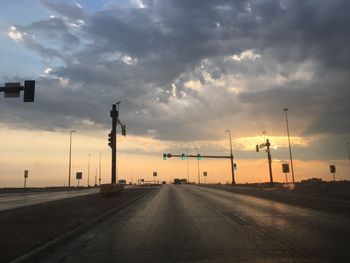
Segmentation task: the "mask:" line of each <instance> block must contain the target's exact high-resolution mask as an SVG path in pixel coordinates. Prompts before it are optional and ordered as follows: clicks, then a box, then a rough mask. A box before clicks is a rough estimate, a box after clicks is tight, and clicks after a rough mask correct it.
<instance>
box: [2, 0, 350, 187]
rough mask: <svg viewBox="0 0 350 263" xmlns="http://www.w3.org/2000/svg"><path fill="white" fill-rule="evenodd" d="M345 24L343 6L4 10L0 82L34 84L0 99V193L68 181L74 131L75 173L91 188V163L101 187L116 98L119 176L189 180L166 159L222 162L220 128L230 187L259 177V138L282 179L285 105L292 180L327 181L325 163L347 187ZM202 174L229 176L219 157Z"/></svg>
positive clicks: (171, 0)
mask: <svg viewBox="0 0 350 263" xmlns="http://www.w3.org/2000/svg"><path fill="white" fill-rule="evenodd" d="M349 20H350V2H349V1H347V0H332V1H319V0H305V1H294V0H237V1H230V0H217V1H210V0H200V1H199V0H193V1H187V0H176V1H175V0H153V1H152V0H119V1H118V0H115V1H109V0H105V1H87V0H84V1H83V0H77V1H71V0H60V1H57V0H37V1H34V0H11V1H4V0H1V1H0V65H1V67H0V79H1V82H0V85H1V86H3V85H4V83H7V82H23V81H24V80H26V79H34V80H36V94H35V102H34V103H23V102H22V100H21V99H18V98H11V99H8V98H2V96H1V98H0V138H1V139H0V140H1V144H0V145H1V146H0V147H1V152H0V187H11V186H16V187H17V186H21V185H22V184H23V170H25V169H27V170H29V179H28V185H30V186H49V185H64V184H67V177H68V153H69V131H70V130H76V131H77V132H76V133H74V134H73V144H72V171H73V174H75V172H77V171H82V172H83V179H84V180H83V183H85V184H86V180H87V178H86V177H87V174H88V173H89V174H90V180H92V181H94V177H95V175H96V169H97V168H98V167H99V156H100V153H101V160H102V165H101V166H102V176H103V177H102V178H103V182H108V181H109V180H110V149H109V148H108V145H107V144H108V142H107V138H108V136H107V134H108V133H109V130H110V127H111V118H110V117H109V111H110V109H111V107H112V104H113V103H116V102H117V101H122V102H121V104H120V118H121V120H122V121H123V122H124V123H125V124H126V127H127V136H126V137H121V136H118V177H119V179H122V178H126V179H127V180H133V181H137V179H140V178H144V179H147V180H151V179H153V178H152V173H153V171H158V175H159V176H158V179H159V180H167V181H170V180H172V179H173V178H175V177H180V178H182V177H184V178H186V177H187V171H188V170H187V161H181V160H178V159H174V158H172V159H168V160H166V161H164V160H163V159H162V154H163V153H173V154H181V153H185V152H186V149H187V151H188V152H189V153H190V154H196V153H197V151H199V152H200V153H201V154H202V155H228V154H229V137H228V133H227V132H225V131H226V130H230V131H231V135H232V144H233V151H234V156H235V162H236V163H237V167H238V170H237V171H236V180H237V182H239V183H246V182H254V181H256V182H265V181H268V168H267V159H266V153H264V152H263V151H261V152H259V153H257V152H255V145H256V144H261V143H263V142H264V140H265V139H267V138H268V139H269V140H270V141H271V154H272V158H273V169H274V176H275V180H276V181H283V180H284V178H285V177H284V175H283V174H282V171H281V163H287V162H288V161H289V151H288V139H287V130H286V119H285V112H283V109H284V108H288V109H289V111H288V121H289V128H290V135H291V145H292V153H293V159H294V170H295V176H296V180H297V181H299V180H302V179H307V178H311V177H318V178H323V179H324V180H331V179H332V176H331V174H330V173H329V165H330V164H336V165H337V179H339V180H349V179H350V178H349V177H350V161H349V159H348V158H349V157H348V152H347V145H346V142H347V141H349V140H350V134H349V130H350V121H349V115H348V114H349V112H350V103H349V102H348V101H349V99H350V88H349V83H350V74H349V69H350V51H349V44H348V43H349V42H350V28H349V26H348V25H349V24H350V21H349ZM263 132H265V133H264V134H263ZM89 154H91V157H90V158H91V160H90V172H88V155H89ZM189 168H190V180H191V181H197V178H198V162H197V160H190V161H189ZM203 171H207V172H208V177H207V178H206V180H207V181H208V182H222V183H225V182H227V181H230V180H231V179H230V163H229V160H212V159H211V160H208V159H207V160H205V159H202V160H201V161H200V174H202V172H203ZM203 180H204V179H203V178H202V181H203ZM74 184H76V181H75V180H74Z"/></svg>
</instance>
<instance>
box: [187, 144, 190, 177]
mask: <svg viewBox="0 0 350 263" xmlns="http://www.w3.org/2000/svg"><path fill="white" fill-rule="evenodd" d="M186 155H188V148H186ZM186 159H187V183H189V182H190V166H189V160H188V158H186Z"/></svg>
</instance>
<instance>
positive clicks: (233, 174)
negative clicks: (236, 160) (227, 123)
mask: <svg viewBox="0 0 350 263" xmlns="http://www.w3.org/2000/svg"><path fill="white" fill-rule="evenodd" d="M226 132H228V134H229V138H230V151H231V156H230V157H231V158H230V159H231V171H232V184H236V182H235V170H234V167H233V152H232V139H231V130H226Z"/></svg>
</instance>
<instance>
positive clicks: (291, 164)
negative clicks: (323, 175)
mask: <svg viewBox="0 0 350 263" xmlns="http://www.w3.org/2000/svg"><path fill="white" fill-rule="evenodd" d="M283 111H284V112H285V113H286V124H287V134H288V146H289V157H290V166H291V168H292V180H293V183H295V181H294V168H293V157H292V148H291V145H290V136H289V125H288V113H287V112H288V109H287V108H285V109H283Z"/></svg>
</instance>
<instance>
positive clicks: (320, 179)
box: [301, 178, 323, 183]
mask: <svg viewBox="0 0 350 263" xmlns="http://www.w3.org/2000/svg"><path fill="white" fill-rule="evenodd" d="M301 182H302V183H322V182H323V181H322V178H310V179H307V180H301Z"/></svg>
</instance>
